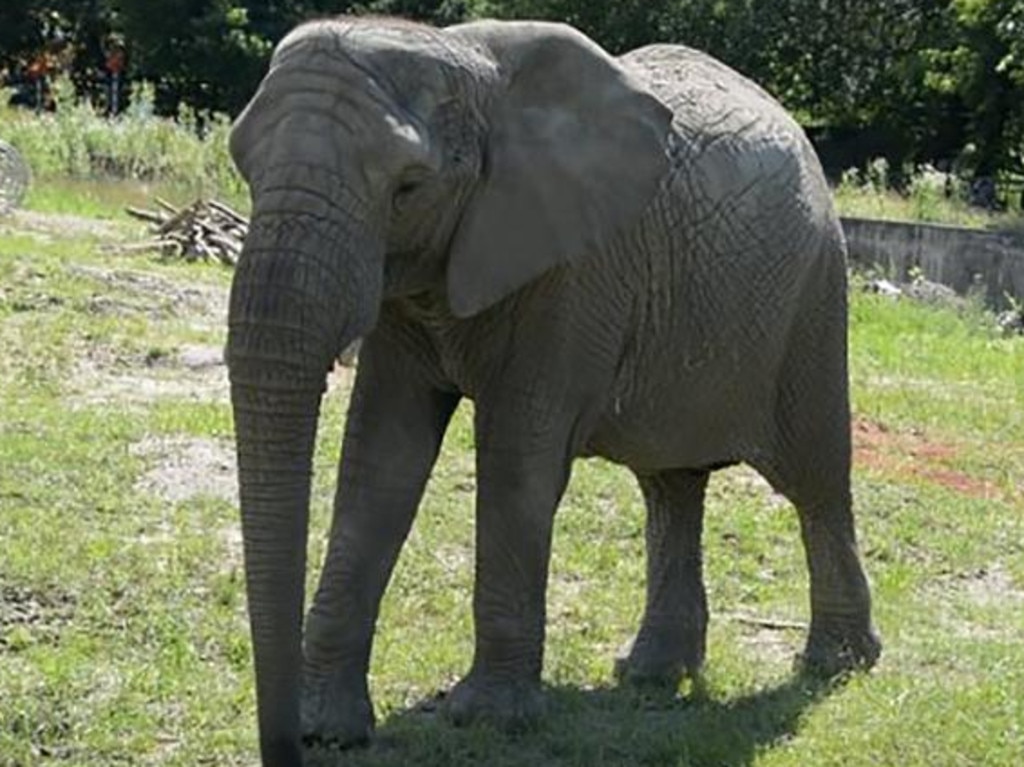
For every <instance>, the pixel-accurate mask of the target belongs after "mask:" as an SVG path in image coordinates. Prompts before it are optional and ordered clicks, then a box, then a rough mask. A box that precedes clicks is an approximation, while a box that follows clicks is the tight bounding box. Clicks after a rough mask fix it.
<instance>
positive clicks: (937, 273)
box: [843, 218, 1024, 309]
mask: <svg viewBox="0 0 1024 767" xmlns="http://www.w3.org/2000/svg"><path fill="white" fill-rule="evenodd" d="M843 229H844V230H845V231H846V241H847V245H848V247H849V251H850V261H851V263H854V264H858V265H862V266H877V267H880V268H881V269H882V271H883V273H884V274H885V275H886V276H889V277H891V278H893V279H896V280H903V279H905V278H906V277H907V274H908V272H909V271H910V270H911V269H912V268H915V267H916V268H918V269H920V270H921V272H922V274H923V275H924V277H925V279H928V280H931V281H932V282H938V283H940V284H942V285H948V286H949V287H951V288H953V290H955V291H956V292H957V293H966V292H967V291H968V290H970V289H971V288H972V286H974V285H978V287H979V288H981V289H982V290H983V293H984V295H985V298H986V301H987V303H988V304H989V305H991V306H992V307H994V308H997V309H1005V308H1007V300H1006V296H1007V294H1009V295H1011V296H1013V297H1014V298H1015V299H1016V300H1024V234H1016V233H1014V234H1010V233H1004V232H990V231H985V230H983V229H964V228H961V227H956V226H939V225H936V224H918V223H904V222H898V221H875V220H872V219H865V218H844V219H843Z"/></svg>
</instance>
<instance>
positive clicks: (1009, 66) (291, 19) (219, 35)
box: [0, 0, 1024, 176]
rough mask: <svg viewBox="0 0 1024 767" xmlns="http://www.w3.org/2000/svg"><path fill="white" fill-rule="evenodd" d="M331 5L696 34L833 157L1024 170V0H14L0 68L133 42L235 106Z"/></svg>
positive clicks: (85, 67) (630, 35)
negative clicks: (38, 55)
mask: <svg viewBox="0 0 1024 767" xmlns="http://www.w3.org/2000/svg"><path fill="white" fill-rule="evenodd" d="M334 13H388V14H399V15H402V16H406V17H409V18H414V19H420V20H424V21H428V22H431V23H435V24H449V23H455V22H458V21H462V20H465V19H469V18H473V17H478V16H497V17H504V18H546V19H559V20H563V21H568V22H570V23H572V24H574V25H575V26H577V27H579V28H580V29H582V30H584V31H585V32H587V33H588V34H590V35H591V36H592V37H594V38H595V39H597V40H598V41H600V42H601V43H602V44H603V45H604V46H605V47H606V48H608V49H609V50H611V51H613V52H621V51H624V50H628V49H630V48H633V47H636V46H639V45H644V44H646V43H650V42H659V41H671V42H681V43H686V44H690V45H693V46H695V47H699V48H702V49H704V50H707V51H709V52H711V53H712V54H714V55H716V56H718V57H719V58H721V59H722V60H724V61H726V62H727V63H729V64H731V65H732V66H733V67H735V68H737V69H739V70H740V71H742V72H744V73H746V74H748V75H750V76H751V77H753V78H754V79H755V80H757V81H758V82H760V83H762V84H763V85H764V86H765V87H766V88H768V89H769V90H770V91H771V92H773V93H774V94H776V95H777V96H778V97H779V98H780V99H781V100H782V101H783V102H784V103H785V104H786V105H787V106H788V107H789V108H790V109H792V110H793V111H794V112H795V113H796V114H797V115H798V116H799V118H800V119H801V121H802V122H803V123H804V124H805V125H806V126H807V127H808V128H809V129H810V130H811V132H812V135H815V136H816V137H817V138H818V139H819V140H820V142H821V143H822V144H823V145H824V146H825V147H826V151H825V155H826V156H825V160H826V164H830V165H832V166H833V168H835V169H842V168H844V167H847V166H849V165H854V164H859V163H863V162H864V161H866V160H867V159H868V158H870V157H872V156H876V155H885V156H887V157H888V158H889V159H890V161H891V164H892V166H893V167H895V168H898V167H900V166H901V165H902V164H903V163H905V162H922V161H926V160H930V161H943V162H947V163H949V164H950V165H951V166H952V167H953V169H955V170H957V171H959V172H961V173H962V174H963V175H966V176H972V175H986V176H991V175H995V174H997V173H1000V172H1008V171H1009V172H1020V171H1022V170H1024V166H1022V161H1021V153H1022V148H1024V0H772V2H757V1H756V0H362V1H360V2H353V1H352V0H5V2H4V3H3V5H2V7H0V66H2V65H3V64H8V65H11V66H12V67H13V68H15V69H16V68H17V67H16V65H17V62H18V59H19V57H20V58H22V59H23V60H28V59H30V58H31V56H33V55H34V54H35V52H37V51H39V50H43V49H46V48H47V47H50V48H52V49H55V50H56V49H58V48H59V49H61V50H62V51H63V58H64V60H65V64H66V66H68V67H71V68H73V69H74V70H75V72H76V73H77V74H78V75H79V77H78V80H79V81H80V83H81V84H82V85H81V87H82V88H83V89H86V88H87V87H88V82H89V77H88V76H87V75H89V73H90V72H91V75H92V78H93V80H92V81H93V82H95V81H96V80H97V78H98V79H99V80H102V78H103V77H104V71H103V69H104V60H105V58H104V57H105V56H106V55H107V52H108V51H109V49H110V47H111V46H112V45H123V47H124V49H125V52H126V56H127V71H126V76H127V78H128V79H130V80H131V81H135V82H137V81H139V80H148V81H150V82H152V83H154V84H155V87H156V94H157V106H158V109H159V110H160V111H161V112H164V113H175V112H176V111H177V109H178V106H179V105H180V104H181V103H187V104H188V105H190V106H191V107H193V108H196V109H199V110H217V111H225V112H228V113H235V112H237V111H238V109H239V108H240V107H241V106H242V104H244V103H245V100H246V98H247V96H248V95H249V94H250V93H251V91H252V89H253V87H254V85H255V83H256V82H257V81H258V79H259V76H260V73H261V72H262V70H263V68H264V66H265V64H266V61H267V58H268V57H269V55H270V52H271V50H272V48H273V45H274V43H275V42H276V41H277V40H278V39H280V37H281V36H282V35H283V34H284V33H285V32H286V31H287V30H288V29H289V28H290V27H291V26H293V25H294V24H295V23H297V22H298V21H300V20H302V19H304V18H309V17H311V16H317V15H325V14H334ZM55 39H56V40H57V41H58V42H57V43H55V42H54V40H55Z"/></svg>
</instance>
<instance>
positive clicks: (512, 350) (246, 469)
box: [228, 19, 880, 765]
mask: <svg viewBox="0 0 1024 767" xmlns="http://www.w3.org/2000/svg"><path fill="white" fill-rule="evenodd" d="M231 151H232V155H233V157H234V159H235V161H236V163H237V165H238V167H239V169H240V171H241V172H242V174H243V175H244V177H245V178H246V180H247V182H248V184H249V186H250V189H251V192H252V196H253V218H252V227H251V231H250V234H249V237H248V238H247V241H246V244H245V249H244V252H243V254H242V256H241V259H240V262H239V266H238V270H237V273H236V276H235V280H234V284H233V286H232V294H231V306H230V318H229V322H230V332H229V340H228V361H229V369H230V374H231V382H232V403H233V408H234V414H235V424H236V432H237V445H238V455H239V485H240V497H241V511H242V525H243V538H244V543H245V567H246V583H247V591H248V600H249V613H250V622H251V630H252V640H253V648H254V656H255V670H256V683H257V698H258V714H259V729H260V747H261V752H262V757H263V761H264V764H267V765H296V764H300V763H301V760H302V753H303V749H304V748H307V747H310V746H315V745H316V744H329V745H333V746H346V745H351V744H355V743H361V742H365V741H366V740H367V739H369V738H370V737H371V736H372V731H373V709H372V705H371V703H370V697H369V691H368V686H367V678H366V675H367V668H368V663H369V659H370V654H371V650H372V644H373V635H374V627H375V624H376V621H377V616H378V610H379V606H380V600H381V596H382V594H383V592H384V589H385V587H386V585H387V582H388V579H389V578H390V575H391V571H392V568H393V565H394V563H395V560H396V558H397V556H398V553H399V550H400V548H401V546H402V544H403V542H404V540H405V537H406V535H407V534H408V531H409V529H410V526H411V524H412V521H413V518H414V516H415V513H416V510H417V507H418V505H419V502H420V499H421V495H422V493H423V488H424V485H425V483H426V481H427V478H428V476H429V474H430V472H431V469H432V467H433V465H434V462H435V460H436V458H437V454H438V450H439V446H440V444H441V441H442V439H443V437H444V433H445V430H446V427H447V425H448V422H449V419H450V417H451V415H452V412H453V411H454V409H455V407H456V406H457V404H458V402H459V400H460V399H461V398H463V397H467V398H470V399H472V400H473V401H474V403H475V411H474V412H475V424H474V428H475V432H476V445H477V447H476V460H477V464H476V472H477V487H478V490H477V498H476V515H477V526H476V530H477V537H476V583H475V590H474V594H473V615H474V622H475V636H476V645H475V653H474V657H473V661H472V665H471V667H470V669H469V672H468V674H467V675H466V677H465V678H464V679H463V680H462V681H461V682H460V683H459V684H458V685H457V686H456V687H455V689H454V690H452V691H451V693H450V695H448V696H447V700H446V708H447V713H448V715H449V717H450V718H451V719H452V720H453V721H455V722H456V723H461V722H472V721H477V720H488V721H491V722H494V723H497V724H499V725H503V726H506V727H509V728H516V727H519V726H521V725H525V724H528V723H529V722H531V721H533V720H534V719H535V718H536V716H537V714H538V712H539V710H540V709H541V707H542V705H543V696H542V695H541V689H540V675H541V670H542V662H543V648H544V630H545V612H544V610H545V588H546V582H547V574H548V557H549V553H550V546H551V530H552V520H553V516H554V512H555V508H556V506H557V505H558V503H559V500H560V498H561V495H562V492H563V490H564V489H565V486H566V483H567V481H568V478H569V474H570V470H571V464H572V461H573V459H574V458H575V457H577V456H583V455H599V456H604V457H606V458H608V459H610V460H612V461H615V462H618V463H620V464H623V465H625V466H628V467H629V468H630V469H631V470H632V471H633V472H634V474H635V475H636V477H637V479H638V481H639V484H640V487H641V489H642V491H643V496H644V499H645V502H646V507H647V532H646V545H647V557H648V564H647V597H646V599H647V603H646V609H645V612H644V616H643V619H642V622H641V624H640V627H639V630H638V632H637V635H636V639H635V641H634V642H633V644H632V648H631V650H630V652H629V653H628V654H627V656H626V657H625V658H623V659H621V660H620V662H619V664H618V673H619V676H620V678H622V679H623V680H624V681H626V682H636V683H644V684H647V683H650V682H654V683H656V684H660V685H667V686H669V687H671V686H674V685H676V684H678V682H679V680H680V679H681V677H682V676H683V675H684V674H695V673H697V672H698V670H699V669H700V667H701V664H702V663H703V660H704V653H705V633H706V626H707V620H708V610H707V601H706V597H705V590H704V585H703V581H702V572H701V570H702V567H701V540H700V539H701V530H702V526H703V506H704V491H705V487H706V484H707V480H708V476H709V474H710V472H711V471H713V470H714V469H715V468H718V467H721V466H725V465H729V464H733V463H737V462H746V463H748V464H750V465H751V466H753V467H754V468H756V469H757V470H758V471H760V472H761V473H762V474H763V475H764V476H765V477H766V478H767V479H768V480H769V481H770V482H771V483H772V485H773V486H774V487H775V488H776V489H777V490H778V491H779V492H781V493H783V494H785V495H786V496H787V497H788V498H789V499H790V500H792V501H793V503H794V505H795V506H796V509H797V512H798V514H799V520H800V526H801V533H802V538H803V544H804V547H805V549H806V555H807V562H808V566H809V569H810V584H811V587H810V607H811V615H812V620H811V627H810V634H809V637H808V639H807V646H806V650H805V652H804V654H803V656H802V657H803V662H804V663H805V664H806V665H807V666H809V667H811V668H814V669H817V670H819V671H821V672H823V673H826V674H834V673H837V672H840V671H843V670H846V669H850V668H856V667H867V666H870V665H871V664H872V663H874V661H875V660H876V658H877V656H878V654H879V650H880V645H879V643H878V640H877V638H876V636H875V633H874V631H873V628H872V623H871V616H870V596H869V590H868V584H867V580H866V578H865V575H864V572H863V570H862V568H861V564H860V561H859V558H858V554H857V550H856V543H855V534H854V525H853V519H852V515H851V508H850V507H851V500H850V482H849V476H850V432H849V402H848V383H847V361H846V271H845V258H844V242H843V238H842V234H841V231H840V228H839V225H838V223H837V219H836V217H835V214H834V212H833V210H832V207H831V202H830V197H829V192H828V189H827V187H826V185H825V181H824V179H823V177H822V173H821V169H820V166H819V164H818V161H817V159H816V157H815V156H814V154H813V152H812V150H811V149H810V147H809V145H808V142H807V141H806V139H805V138H804V136H803V134H802V132H801V131H800V129H799V128H798V127H797V125H796V124H795V123H794V122H793V121H792V120H791V119H790V118H789V117H788V116H787V115H786V114H785V113H784V112H783V110H782V109H781V108H780V107H779V106H778V104H777V103H776V102H775V101H773V100H772V99H771V98H770V97H769V96H768V95H766V94H765V93H764V92H763V91H761V90H760V89H759V88H758V87H757V86H755V85H753V84H752V83H750V82H749V81H747V80H745V79H744V78H742V77H740V76H739V75H737V74H736V73H734V72H733V71H731V70H729V69H728V68H726V67H725V66H723V65H721V64H719V63H718V62H716V61H714V60H713V59H711V58H709V57H707V56H705V55H703V54H700V53H698V52H696V51H693V50H690V49H687V48H683V47H679V46H669V45H658V46H652V47H648V48H644V49H642V50H638V51H634V52H632V53H629V54H627V55H625V56H622V57H620V58H618V59H615V58H612V57H610V56H609V55H608V54H606V53H605V52H604V51H602V50H601V49H600V48H599V47H598V46H597V45H595V44H594V43H592V42H591V41H590V40H588V39H587V38H585V37H584V36H583V35H581V34H579V33H578V32H576V31H574V30H572V29H571V28H569V27H566V26H563V25H556V24H547V23H531V22H507V23H501V22H478V23H473V24H468V25H461V26H456V27H451V28H448V29H444V30H435V29H431V28H427V27H421V26H417V25H414V24H410V23H407V22H398V21H389V20H382V19H372V20H354V19H337V20H331V21H320V22H315V23H310V24H307V25H304V26H302V27H299V28H298V29H296V30H295V31H293V32H292V33H291V34H290V35H289V36H288V37H287V38H286V39H285V40H284V41H283V42H282V43H281V44H280V45H279V46H278V48H277V50H276V51H275V53H274V57H273V60H272V63H271V67H270V70H269V72H268V73H267V76H266V77H265V79H264V81H263V83H262V84H261V85H260V88H259V90H258V92H257V93H256V95H255V96H254V97H253V100H252V101H251V103H250V104H249V106H248V107H247V109H246V111H245V112H244V113H243V114H242V116H241V117H240V118H239V120H238V121H237V123H236V124H235V126H234V129H233V131H232V137H231ZM357 337H363V338H364V339H365V340H364V342H363V346H362V350H361V356H360V363H359V368H358V373H357V377H356V382H355V388H354V392H353V395H352V400H351V404H350V407H349V416H348V420H347V424H346V430H345V439H344V445H343V449H342V458H341V465H340V470H339V476H338V489H337V496H336V500H335V511H334V521H333V524H332V527H331V533H330V540H329V545H328V552H327V556H326V561H325V562H324V566H323V571H322V573H321V577H320V585H319V588H318V590H317V593H316V596H315V598H314V600H313V603H312V605H311V606H310V609H309V612H308V615H306V616H305V619H304V611H305V605H304V595H303V583H304V578H305V572H306V561H305V551H306V539H307V521H308V510H309V487H310V471H311V468H310V466H311V455H312V450H313V443H314V439H315V433H316V426H317V419H318V411H319V405H320V399H321V395H322V392H323V388H324V381H325V376H326V372H327V370H328V368H329V367H330V365H331V363H332V360H333V359H334V358H335V357H336V355H337V354H338V353H339V352H340V351H341V350H342V349H343V348H345V347H346V346H347V345H348V344H349V343H350V342H351V341H353V340H354V339H355V338H357Z"/></svg>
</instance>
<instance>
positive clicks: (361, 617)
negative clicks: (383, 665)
mask: <svg viewBox="0 0 1024 767" xmlns="http://www.w3.org/2000/svg"><path fill="white" fill-rule="evenodd" d="M457 403H458V397H457V396H455V395H452V394H447V393H443V392H440V391H437V390H436V389H435V388H433V387H431V386H430V385H429V383H428V382H427V381H426V380H424V377H423V376H422V375H421V374H420V373H419V372H418V370H417V368H416V366H415V365H413V364H409V363H407V362H406V361H405V358H404V357H403V355H402V353H401V351H400V350H398V349H395V348H393V347H392V346H391V345H389V344H387V343H385V342H384V341H380V340H377V339H375V338H373V337H371V338H370V339H369V340H368V341H367V342H366V343H365V344H364V345H363V349H362V353H361V356H360V363H359V371H358V374H357V377H356V384H355V389H354V391H353V393H352V401H351V404H350V406H349V414H348V421H347V423H346V428H345V440H344V446H343V449H342V458H341V467H340V470H339V477H338V489H337V494H336V496H335V503H334V519H333V523H332V526H331V532H330V539H329V543H328V550H327V557H326V560H325V563H324V569H323V573H322V574H321V577H320V585H319V588H318V590H317V593H316V597H315V599H314V602H313V605H312V608H311V610H310V612H309V616H308V618H307V621H306V631H305V648H304V649H305V669H304V673H303V700H302V732H303V737H304V739H305V741H306V743H307V745H308V744H331V745H336V746H341V747H344V746H348V745H352V744H355V743H359V742H362V741H365V740H366V739H367V738H368V737H369V735H370V733H371V731H372V729H373V710H372V707H371V704H370V697H369V692H368V689H367V682H366V674H367V668H368V665H369V660H370V651H371V647H372V643H373V633H374V627H375V624H376V621H377V612H378V609H379V606H380V601H381V597H382V595H383V592H384V589H385V587H386V585H387V582H388V580H389V578H390V577H391V572H392V569H393V568H394V565H395V561H396V559H397V557H398V553H399V550H400V548H401V546H402V544H403V542H404V541H405V538H406V536H407V535H408V532H409V528H410V526H411V524H412V521H413V518H414V516H415V513H416V509H417V507H418V505H419V502H420V499H421V496H422V494H423V489H424V486H425V484H426V481H427V478H428V477H429V474H430V470H431V468H432V466H433V464H434V461H435V460H436V458H437V452H438V449H439V447H440V444H441V441H442V438H443V436H444V432H445V429H446V427H447V425H448V422H449V419H450V417H451V414H452V412H453V411H454V409H455V407H456V405H457Z"/></svg>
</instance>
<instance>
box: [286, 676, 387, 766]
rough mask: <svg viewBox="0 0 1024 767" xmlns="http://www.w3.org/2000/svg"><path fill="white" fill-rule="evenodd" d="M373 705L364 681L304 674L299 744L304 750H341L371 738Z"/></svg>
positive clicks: (358, 744)
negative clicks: (303, 746) (305, 748)
mask: <svg viewBox="0 0 1024 767" xmlns="http://www.w3.org/2000/svg"><path fill="white" fill-rule="evenodd" d="M373 728H374V717H373V705H372V704H371V703H370V696H369V693H368V692H367V689H366V681H365V678H363V679H362V680H360V681H358V682H356V683H354V682H353V681H352V677H351V675H350V674H340V673H334V674H323V673H317V674H313V673H310V672H306V674H305V676H304V678H303V689H302V742H303V744H304V745H305V746H306V747H307V748H312V749H336V750H343V749H347V748H352V747H354V746H362V745H365V744H366V743H368V742H369V740H370V737H371V736H372V735H373Z"/></svg>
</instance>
